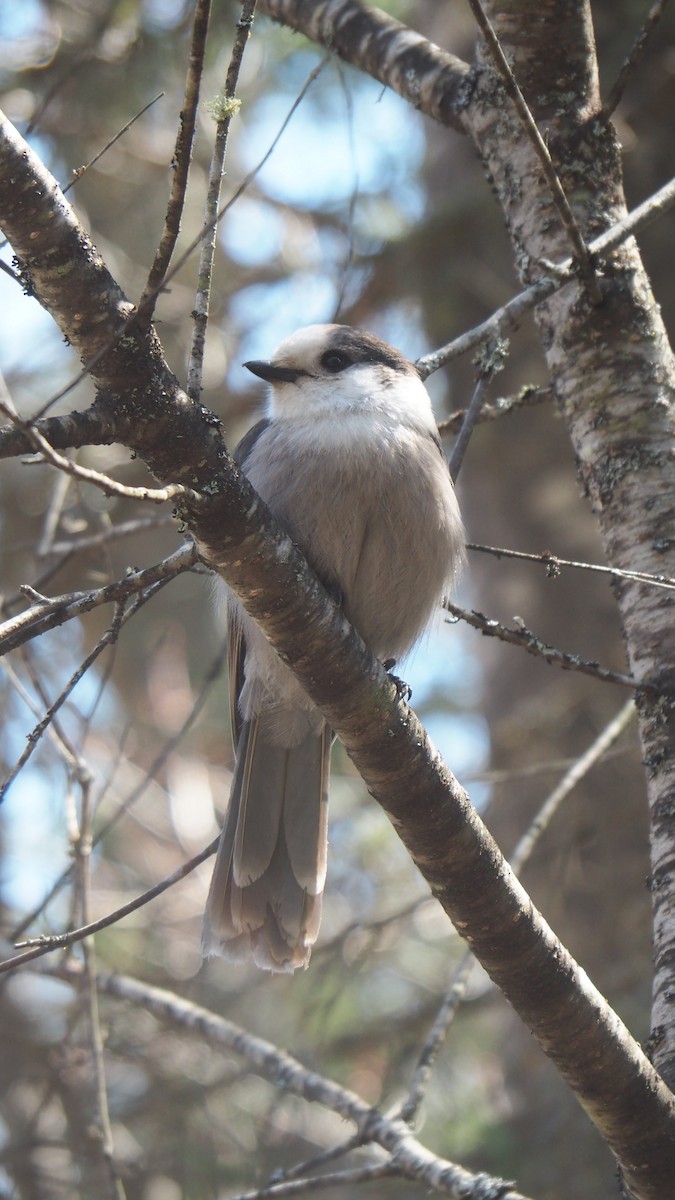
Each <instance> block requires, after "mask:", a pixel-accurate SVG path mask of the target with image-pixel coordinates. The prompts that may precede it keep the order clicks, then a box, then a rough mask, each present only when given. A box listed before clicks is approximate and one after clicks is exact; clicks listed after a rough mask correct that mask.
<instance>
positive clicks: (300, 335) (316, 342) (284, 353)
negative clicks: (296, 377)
mask: <svg viewBox="0 0 675 1200" xmlns="http://www.w3.org/2000/svg"><path fill="white" fill-rule="evenodd" d="M340 328H341V327H340V326H339V325H305V327H304V328H303V329H297V330H296V332H295V333H292V334H291V335H290V337H287V338H284V340H283V342H281V343H280V344H279V345H278V346H277V348H276V350H275V351H274V354H273V355H272V362H279V360H280V359H288V360H290V361H292V362H295V363H301V362H306V361H308V360H309V359H314V358H317V357H318V356H319V355H320V354H321V353H322V352H323V351H324V350H325V349H326V348H327V346H329V345H330V343H331V341H332V339H333V338H334V337H335V334H336V332H338V331H339V330H340Z"/></svg>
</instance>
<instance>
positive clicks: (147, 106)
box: [61, 92, 164, 196]
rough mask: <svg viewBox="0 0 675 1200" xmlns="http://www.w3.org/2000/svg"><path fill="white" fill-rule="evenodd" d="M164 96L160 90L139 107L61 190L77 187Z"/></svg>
mask: <svg viewBox="0 0 675 1200" xmlns="http://www.w3.org/2000/svg"><path fill="white" fill-rule="evenodd" d="M163 96H164V92H158V93H157V95H156V96H153V97H152V100H148V103H147V104H144V105H143V108H141V109H139V111H138V112H137V113H136V115H135V116H134V117H132V118H131V120H130V121H127V123H126V125H123V126H122V128H121V129H120V130H118V132H117V133H116V134H115V136H114V137H111V139H110V141H109V142H106V144H105V146H104V147H103V149H102V150H99V151H98V153H97V154H95V155H94V157H93V158H90V159H89V162H87V163H84V165H83V166H81V167H76V168H75V170H74V171H73V176H74V178H73V179H71V180H70V182H69V183H66V184H65V186H64V187H63V188H62V189H61V191H62V192H63V195H64V196H65V194H66V192H69V191H70V189H71V188H72V187H75V184H76V183H79V181H80V179H82V177H83V175H86V173H87V171H88V170H89V169H90V168H91V167H93V166H94V163H97V162H98V161H99V159H101V158H103V155H104V154H107V153H108V150H110V149H112V147H113V146H114V145H115V142H119V140H120V138H121V137H124V134H125V133H128V132H129V130H130V129H131V126H132V125H135V124H136V121H138V120H139V118H140V117H143V116H145V114H146V112H147V111H148V109H150V108H152V106H153V104H156V103H157V101H158V100H161V99H162V98H163Z"/></svg>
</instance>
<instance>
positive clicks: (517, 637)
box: [443, 600, 658, 692]
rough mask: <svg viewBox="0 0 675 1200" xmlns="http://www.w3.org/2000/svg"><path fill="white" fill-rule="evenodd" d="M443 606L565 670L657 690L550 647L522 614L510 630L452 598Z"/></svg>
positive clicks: (492, 633)
mask: <svg viewBox="0 0 675 1200" xmlns="http://www.w3.org/2000/svg"><path fill="white" fill-rule="evenodd" d="M443 607H444V608H445V609H446V611H447V612H449V613H450V615H451V616H452V617H454V618H455V620H459V621H465V622H466V624H467V625H471V626H472V627H473V628H474V629H478V630H479V631H480V632H481V633H482V634H484V635H485V636H486V637H496V638H499V640H500V641H501V642H508V644H509V645H511V646H520V647H521V648H522V649H523V650H527V652H528V654H533V655H534V656H535V658H543V659H544V660H545V661H546V662H547V663H553V664H555V666H558V667H562V669H563V671H579V672H580V673H581V674H582V675H591V676H592V677H593V678H594V679H600V680H601V681H602V682H603V683H615V684H618V686H619V687H627V688H632V689H633V690H634V691H635V690H639V691H643V692H657V691H658V689H657V688H656V687H654V686H652V685H651V684H649V683H638V681H637V680H635V679H633V678H632V677H631V676H630V675H622V674H621V673H620V672H618V671H610V670H609V669H608V668H607V667H601V666H600V664H599V663H597V662H588V661H587V660H586V659H583V658H579V656H578V654H568V653H567V651H565V650H558V649H556V647H555V646H549V645H548V643H547V642H543V641H542V640H541V638H538V637H537V636H536V634H534V633H532V630H530V629H528V628H527V626H526V625H525V624H524V622H522V621H521V620H520V618H519V617H514V621H515V622H516V626H515V628H514V629H509V627H508V626H507V625H502V624H501V623H500V622H499V621H495V620H493V619H492V618H491V617H486V616H485V615H484V614H483V613H480V612H476V611H475V610H474V611H472V612H469V611H468V610H467V609H465V608H460V607H459V605H457V604H453V603H452V602H451V601H450V600H446V601H445V602H444V605H443Z"/></svg>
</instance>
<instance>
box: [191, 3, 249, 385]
mask: <svg viewBox="0 0 675 1200" xmlns="http://www.w3.org/2000/svg"><path fill="white" fill-rule="evenodd" d="M255 6H256V0H244V2H243V4H242V6H241V15H240V17H239V20H238V21H237V32H236V36H235V39H234V45H233V47H232V54H231V55H230V62H229V66H228V68H227V75H226V77H225V87H224V89H223V93H222V95H221V96H219V97H218V98H217V100H215V101H212V103H211V105H210V106H209V108H210V111H211V114H212V116H214V117H215V118H216V137H215V141H214V145H213V154H212V156H211V167H210V170H209V186H208V191H207V195H206V209H205V220H204V229H205V231H207V232H205V233H204V236H203V238H202V245H201V252H200V255H199V268H198V271H197V280H198V282H197V294H196V297H195V306H194V309H193V312H192V317H193V321H194V325H193V329H192V343H191V346H190V359H189V364H188V376H187V392H188V395H189V396H192V399H193V400H199V397H200V395H201V390H202V370H203V363H204V347H205V343H206V328H207V325H208V320H209V303H210V296H211V282H212V279H213V262H214V257H215V251H216V232H217V228H218V221H217V217H218V207H219V204H220V189H221V186H222V182H223V176H224V173H225V155H226V153H227V139H228V135H229V132H230V125H231V123H232V118H233V116H234V115H235V113H236V112H238V110H239V105H240V102H239V100H237V99H236V97H235V93H236V90H237V83H238V81H239V71H240V70H241V64H242V60H243V57H244V50H245V49H246V43H247V42H248V39H249V37H250V36H251V26H252V24H253V14H254V12H255Z"/></svg>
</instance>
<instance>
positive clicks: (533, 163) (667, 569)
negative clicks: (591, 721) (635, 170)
mask: <svg viewBox="0 0 675 1200" xmlns="http://www.w3.org/2000/svg"><path fill="white" fill-rule="evenodd" d="M491 13H492V17H493V21H494V28H495V32H496V33H497V35H498V37H499V39H500V41H501V43H502V46H503V48H504V50H505V52H506V55H507V57H508V59H509V62H510V64H511V66H512V69H513V71H514V74H515V76H516V79H517V80H518V82H519V83H520V85H521V88H522V90H523V92H524V94H525V97H526V99H527V101H528V104H529V107H530V109H531V111H532V112H533V114H534V116H535V119H536V120H537V123H538V125H539V128H540V130H541V131H542V133H544V135H545V138H546V143H547V146H548V148H549V150H550V153H551V156H552V158H553V161H554V163H555V166H556V169H557V171H558V175H559V177H560V179H561V182H562V184H563V187H564V189H565V193H566V195H567V197H568V199H569V200H570V202H571V204H572V207H573V210H574V214H575V217H576V219H577V221H578V223H579V226H580V227H581V230H582V233H583V235H584V237H585V238H586V240H590V239H591V238H592V237H593V236H595V235H597V234H598V233H600V232H601V231H602V230H603V229H605V228H607V227H609V226H610V225H612V224H613V223H614V222H615V221H617V220H619V219H620V218H621V217H623V216H624V215H625V203H624V197H623V188H622V178H621V167H620V160H619V153H618V147H617V144H616V139H615V136H614V132H613V129H612V127H611V125H609V124H608V122H607V121H606V120H605V118H604V116H603V114H602V111H601V101H600V94H599V87H598V79H597V63H596V58H595V47H594V42H593V31H592V25H591V19H590V9H589V5H588V4H587V3H570V4H567V5H561V4H560V3H549V4H544V5H541V6H539V9H538V16H537V20H536V22H535V21H532V19H531V12H530V11H529V6H528V5H526V4H524V3H522V0H521V2H518V3H511V4H510V5H508V4H504V3H503V2H500V3H499V4H498V5H497V4H495V5H494V6H492V7H491ZM469 126H470V129H471V132H472V135H473V137H474V138H475V141H476V145H477V147H478V149H479V151H480V153H481V155H482V157H483V160H484V162H485V165H486V169H487V171H488V173H489V175H490V177H491V179H492V181H493V184H494V186H495V188H496V191H497V194H498V197H499V199H500V202H501V204H502V208H503V212H504V216H505V219H506V223H507V226H508V229H509V233H510V235H511V238H512V241H513V245H514V247H516V249H517V251H518V266H519V269H520V271H521V275H522V278H523V281H524V282H531V281H532V280H533V279H535V278H536V277H537V276H538V275H539V274H542V273H544V271H545V268H544V267H543V266H540V265H539V260H540V259H543V258H548V259H550V258H554V259H557V258H558V257H560V258H564V257H566V256H567V255H568V254H569V253H570V244H569V241H568V239H567V236H566V234H565V232H564V229H563V228H562V224H561V221H560V218H559V216H558V214H557V212H556V210H555V208H554V205H553V201H552V198H551V195H550V192H549V189H548V187H547V185H546V183H545V181H544V179H543V176H542V172H541V166H540V164H539V161H538V159H537V158H536V156H535V154H534V150H533V148H532V146H531V144H530V143H529V141H528V140H527V138H526V136H525V134H524V132H523V130H522V127H521V126H520V123H519V121H518V119H517V117H516V114H515V112H514V111H513V107H512V105H510V104H509V103H508V101H506V100H505V98H504V97H503V95H501V85H500V83H499V82H498V81H497V78H496V76H495V73H494V67H493V64H492V61H491V59H490V56H489V52H488V51H487V49H486V48H484V47H481V48H480V49H479V66H478V70H477V73H476V83H475V90H474V93H473V99H472V104H471V115H470V118H469ZM598 274H599V282H600V291H601V296H602V302H601V303H600V304H593V303H591V301H590V299H589V297H588V295H587V294H586V293H585V292H584V290H583V289H582V288H579V287H568V288H564V289H562V290H561V291H560V292H558V293H556V294H555V295H554V296H553V297H552V298H551V299H550V300H549V301H548V302H547V303H545V304H543V305H541V306H540V308H539V309H538V310H537V314H536V315H537V321H538V325H539V329H540V332H541V337H542V343H543V347H544V351H545V353H546V358H547V362H548V365H549V368H550V372H551V380H552V383H553V387H554V390H555V393H556V396H557V399H558V401H559V404H560V407H561V410H562V413H563V415H564V418H565V421H566V424H567V428H568V430H569V434H570V437H571V439H572V442H573V445H574V448H575V451H576V454H577V459H578V463H579V474H580V477H581V480H582V482H583V484H584V487H585V489H586V493H587V495H588V497H589V500H590V503H591V505H592V507H593V511H594V513H595V515H596V517H597V519H598V523H599V527H600V531H601V534H602V538H603V542H604V546H605V551H606V555H607V561H608V562H609V563H611V564H612V566H617V567H622V568H625V569H628V570H632V571H647V572H651V573H654V574H665V575H669V576H673V575H675V539H674V538H673V529H674V528H675V454H674V453H673V445H674V443H673V435H674V434H675V407H674V406H673V395H674V391H675V363H674V361H673V355H672V351H671V349H670V346H669V344H668V339H667V335H666V332H665V329H664V327H663V323H662V321H661V317H660V313H659V309H658V306H657V304H656V302H655V300H654V297H653V295H652V293H651V290H650V286H649V281H648V279H647V278H646V275H645V272H644V269H643V267H642V263H641V261H640V256H639V253H638V249H637V246H636V244H635V242H634V241H632V240H631V241H629V242H627V243H625V244H624V245H623V246H622V247H621V249H620V250H618V251H617V252H616V253H614V254H613V255H612V256H611V258H610V259H609V260H608V261H606V262H604V263H601V264H598ZM616 599H617V603H618V605H619V608H620V613H621V618H622V622H623V628H624V632H625V639H626V648H627V656H628V660H629V664H630V670H631V674H632V675H633V677H634V678H636V679H638V680H640V681H643V682H649V683H650V684H653V685H654V684H655V685H657V687H658V688H659V689H660V693H661V694H660V695H659V696H656V697H655V696H654V695H653V694H651V693H650V694H647V693H646V692H643V693H639V694H638V711H639V728H640V737H641V740H642V746H643V751H644V761H645V767H646V773H647V790H648V799H649V806H650V813H651V833H652V873H651V886H652V894H653V901H654V948H655V978H654V1010H653V1034H652V1037H653V1054H654V1061H655V1063H656V1065H657V1066H658V1068H659V1070H660V1072H661V1074H662V1075H663V1077H664V1078H665V1079H666V1081H667V1082H668V1083H669V1085H670V1087H671V1088H673V1087H674V1086H675V1003H674V1001H673V997H674V996H675V895H674V885H673V881H674V880H675V715H674V713H673V703H672V697H673V688H674V685H675V621H674V620H673V617H674V609H675V600H674V599H673V596H672V592H669V591H664V590H662V589H660V588H658V587H649V586H646V585H644V584H637V583H631V582H624V583H622V584H621V585H619V586H617V587H616Z"/></svg>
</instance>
